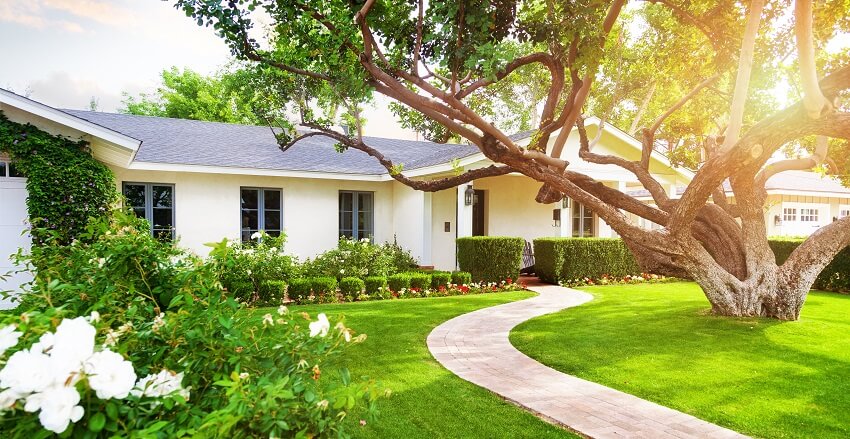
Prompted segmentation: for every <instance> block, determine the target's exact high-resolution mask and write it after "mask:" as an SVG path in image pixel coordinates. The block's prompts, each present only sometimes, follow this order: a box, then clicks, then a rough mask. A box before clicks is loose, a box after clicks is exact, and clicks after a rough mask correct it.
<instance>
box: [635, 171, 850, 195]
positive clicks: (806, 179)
mask: <svg viewBox="0 0 850 439" xmlns="http://www.w3.org/2000/svg"><path fill="white" fill-rule="evenodd" d="M764 187H765V189H767V190H775V191H783V190H785V191H807V192H837V193H844V194H850V188H848V187H846V186H844V185H842V184H841V183H839V182H838V181H836V180H835V179H834V178H832V177H822V176H821V175H820V174H817V173H815V172H808V171H785V172H781V173H779V174H775V175H773V176H771V177H770V178H768V179H767V183H766V184H765V185H764ZM723 189H724V190H725V191H726V192H732V186H730V185H729V181H728V180H727V181H725V182H723ZM683 193H685V187H683V186H680V187H677V188H676V195H682V194H683ZM629 195H631V196H633V197H649V196H650V194H649V191H648V190H646V189H640V190H634V191H629Z"/></svg>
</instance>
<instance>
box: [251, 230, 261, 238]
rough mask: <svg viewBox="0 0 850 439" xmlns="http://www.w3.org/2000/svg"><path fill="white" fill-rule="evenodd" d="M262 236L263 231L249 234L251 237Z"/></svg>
mask: <svg viewBox="0 0 850 439" xmlns="http://www.w3.org/2000/svg"><path fill="white" fill-rule="evenodd" d="M262 237H263V232H254V233H253V234H251V239H260V238H262Z"/></svg>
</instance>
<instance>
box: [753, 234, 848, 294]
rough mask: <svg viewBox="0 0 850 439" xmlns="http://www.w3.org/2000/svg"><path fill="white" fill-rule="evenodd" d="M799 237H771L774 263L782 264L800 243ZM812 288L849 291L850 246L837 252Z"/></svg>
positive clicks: (769, 242) (770, 242) (770, 243)
mask: <svg viewBox="0 0 850 439" xmlns="http://www.w3.org/2000/svg"><path fill="white" fill-rule="evenodd" d="M803 241H804V239H801V238H771V239H769V240H768V244H769V245H770V249H771V250H773V254H774V255H776V263H777V264H778V265H782V264H783V263H784V262H785V261H786V260H787V259H788V256H790V255H791V252H793V251H794V249H796V248H797V246H799V245H800V244H802V243H803ZM812 288H815V289H818V290H827V291H842V292H844V291H850V247H848V248H845V249H844V250H842V251H841V252H839V253H838V254H837V255H836V256H835V258H834V259H833V260H832V262H830V263H829V265H827V266H826V267H824V269H823V271H821V272H820V274H819V275H818V277H817V279H815V283H814V285H813V286H812Z"/></svg>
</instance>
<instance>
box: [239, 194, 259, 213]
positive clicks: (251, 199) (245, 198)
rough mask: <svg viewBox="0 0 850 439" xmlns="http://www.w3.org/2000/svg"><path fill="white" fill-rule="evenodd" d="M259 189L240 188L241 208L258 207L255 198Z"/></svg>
mask: <svg viewBox="0 0 850 439" xmlns="http://www.w3.org/2000/svg"><path fill="white" fill-rule="evenodd" d="M258 193H259V191H258V190H257V189H242V208H243V209H258V208H259V206H258V205H257V198H258V196H259V195H258Z"/></svg>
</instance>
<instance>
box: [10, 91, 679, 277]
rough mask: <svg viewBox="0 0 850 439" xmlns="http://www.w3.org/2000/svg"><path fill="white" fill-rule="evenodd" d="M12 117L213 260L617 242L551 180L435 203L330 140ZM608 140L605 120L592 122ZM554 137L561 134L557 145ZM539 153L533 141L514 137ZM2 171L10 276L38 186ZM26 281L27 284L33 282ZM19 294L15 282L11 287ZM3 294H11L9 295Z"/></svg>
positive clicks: (399, 158) (571, 151) (408, 150)
mask: <svg viewBox="0 0 850 439" xmlns="http://www.w3.org/2000/svg"><path fill="white" fill-rule="evenodd" d="M0 110H1V111H3V113H4V114H5V115H6V116H7V117H8V118H9V119H11V120H13V121H16V122H22V123H23V122H28V123H32V124H33V125H35V126H37V127H39V128H40V129H42V130H45V131H47V132H50V133H53V134H61V135H65V136H68V137H70V138H74V139H78V138H82V139H85V140H86V141H88V142H89V143H90V145H91V150H92V153H93V156H94V157H95V158H96V159H97V160H99V161H101V162H103V163H104V164H106V165H107V166H109V168H110V169H112V170H113V172H114V173H115V177H116V183H117V184H118V185H119V187H120V189H121V190H122V192H123V193H124V194H125V195H126V196H127V201H128V203H129V205H130V206H131V207H132V208H133V210H134V211H135V212H136V213H137V214H138V215H140V216H144V217H145V218H147V219H148V220H150V221H151V223H152V233H156V234H166V235H170V236H174V237H176V238H177V239H178V240H179V244H180V245H181V246H183V247H186V248H188V249H190V250H192V251H194V252H196V253H198V254H202V255H203V254H206V252H207V250H208V247H206V246H204V244H205V243H209V242H214V241H220V240H221V239H222V238H223V237H228V238H231V239H250V236H251V234H252V233H254V232H255V231H257V230H260V229H263V230H265V231H267V232H269V233H278V232H279V231H281V230H282V231H285V233H286V235H287V251H289V252H291V253H294V254H296V255H298V256H300V257H301V258H307V257H312V256H315V255H317V254H319V253H321V252H323V251H325V250H328V249H330V248H333V247H334V246H335V245H336V242H337V240H338V238H339V237H340V236H351V237H354V238H372V239H373V240H374V241H377V242H384V241H393V240H396V241H397V242H398V243H399V244H400V245H401V246H403V247H404V248H406V249H409V250H410V251H411V252H412V254H413V256H414V257H416V258H417V259H418V260H419V261H420V264H422V265H423V266H433V267H435V268H438V269H454V268H455V265H456V258H455V238H457V237H459V236H471V235H508V236H521V237H523V238H525V239H527V240H532V239H534V238H538V237H544V236H601V237H608V236H615V234H614V233H613V232H612V230H611V228H610V227H608V226H607V224H605V223H604V221H601V220H600V219H599V218H598V217H597V216H596V215H594V214H593V212H591V211H590V210H589V209H586V208H585V207H584V206H581V205H580V204H579V203H569V201H566V200H565V201H564V202H562V203H555V204H550V205H542V204H538V203H536V202H535V201H534V197H535V195H536V193H537V190H538V189H539V188H540V186H541V184H540V183H538V182H536V181H533V180H531V179H529V178H528V177H525V176H522V175H513V174H510V175H504V176H499V177H491V178H486V179H481V180H477V181H475V182H472V183H470V184H465V185H462V186H460V187H457V188H453V189H448V190H443V191H440V192H435V193H426V192H419V191H415V190H413V189H410V188H408V187H406V186H404V185H402V184H400V183H398V182H396V181H395V180H393V179H392V177H391V176H390V175H389V173H388V172H387V170H386V169H384V168H383V167H382V166H381V165H380V164H378V163H377V161H375V160H374V159H373V158H371V157H369V156H368V155H366V154H365V153H363V152H360V151H356V150H348V151H346V152H344V153H338V152H336V151H335V149H334V143H335V142H334V141H333V140H330V139H327V138H323V137H311V138H309V139H305V140H302V141H300V142H298V143H297V144H296V145H294V146H293V147H291V148H290V149H289V150H287V151H286V152H281V151H280V149H279V148H278V144H277V143H276V139H275V137H274V135H273V133H272V131H271V130H270V129H269V128H268V127H258V126H244V125H234V124H225V123H214V122H200V121H192V120H181V119H168V118H159V117H146V116H132V115H125V114H110V113H98V112H90V111H76V110H58V109H55V108H51V107H49V106H46V105H44V104H41V103H38V102H35V101H32V100H30V99H27V98H25V97H22V96H19V95H16V94H14V93H11V92H8V91H5V90H2V89H0ZM586 125H587V129H588V135H589V136H591V138H593V137H595V133H596V131H597V130H598V126H599V121H598V120H596V119H589V120H588V121H587V122H586ZM554 138H555V136H552V139H554ZM514 139H516V141H517V142H518V144H520V145H523V144H527V143H528V142H529V140H530V138H529V137H528V134H526V135H523V134H520V135H517V136H514ZM366 142H367V143H368V144H370V145H372V146H374V147H375V148H377V149H378V150H380V151H381V152H383V153H384V154H385V155H387V156H388V157H389V158H390V159H391V160H393V161H394V162H395V163H400V164H403V165H404V172H405V174H406V175H408V176H410V177H414V178H420V179H434V178H440V177H444V176H449V175H453V172H454V170H455V169H456V166H462V167H464V168H466V169H472V168H477V167H484V166H489V165H491V164H492V162H490V161H489V160H488V159H486V158H485V157H484V155H483V154H482V153H481V152H479V151H478V149H477V148H474V147H472V146H468V145H457V144H435V143H430V142H416V141H408V140H394V139H380V138H367V139H366ZM577 145H578V134H577V133H576V132H573V133H572V134H571V136H570V138H569V140H568V145H567V148H566V149H565V151H567V152H566V153H565V154H566V155H565V157H564V158H565V159H566V160H568V161H569V162H570V169H571V170H574V171H578V172H583V173H586V174H588V175H590V176H591V177H593V178H595V179H597V180H599V181H602V182H603V183H604V184H606V185H609V186H611V187H615V188H618V189H621V190H626V188H627V187H629V186H630V185H634V184H636V180H635V178H634V176H633V175H631V174H630V173H628V172H627V171H625V170H623V169H621V168H618V167H616V166H605V165H596V164H591V163H587V162H584V161H582V160H581V159H579V158H578V156H577V150H578V147H577ZM595 152H599V153H611V154H617V155H620V156H624V157H628V158H631V159H634V160H637V159H639V157H640V143H639V142H638V141H637V140H635V139H633V138H632V137H630V136H628V135H627V134H625V133H624V132H622V131H619V130H617V129H616V128H612V127H610V126H606V127H605V129H604V130H603V134H602V136H601V139H600V142H599V144H598V145H597V146H596V147H595ZM0 162H2V163H4V165H3V166H4V168H2V169H5V170H6V171H5V173H3V171H0V255H2V257H0V272H3V271H7V270H8V269H10V268H11V264H10V263H9V262H8V261H7V259H6V255H8V254H10V253H13V252H14V251H15V250H16V249H17V248H18V247H21V246H22V247H25V248H26V247H27V246H28V245H29V241H28V240H27V239H28V238H27V237H26V236H22V235H21V233H22V231H23V230H24V220H25V218H26V205H25V200H26V188H25V183H26V179H25V178H23V177H22V176H20V175H17V174H15V173H14V172H12V173H9V172H8V169H9V167H10V163H9V161H8V160H7V159H2V161H0ZM650 166H651V171H652V172H653V174H654V175H655V176H656V177H657V178H658V179H659V180H660V181H661V182H662V183H663V184H664V185H665V187H668V188H669V190H670V191H671V192H674V191H675V190H676V188H677V187H682V186H684V185H686V184H687V182H688V181H689V179H690V178H691V177H692V175H691V173H690V172H688V171H686V170H682V169H674V168H672V167H671V166H670V163H669V162H668V161H667V159H666V158H665V157H664V156H662V155H661V154H657V153H655V154H653V156H652V160H651V165H650ZM21 280H23V279H17V280H14V281H13V282H12V283H11V284H12V285H13V286H14V285H16V284H15V283H14V282H20V281H21ZM7 285H9V284H7ZM3 288H4V287H3V285H2V284H0V290H1V289H3Z"/></svg>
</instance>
